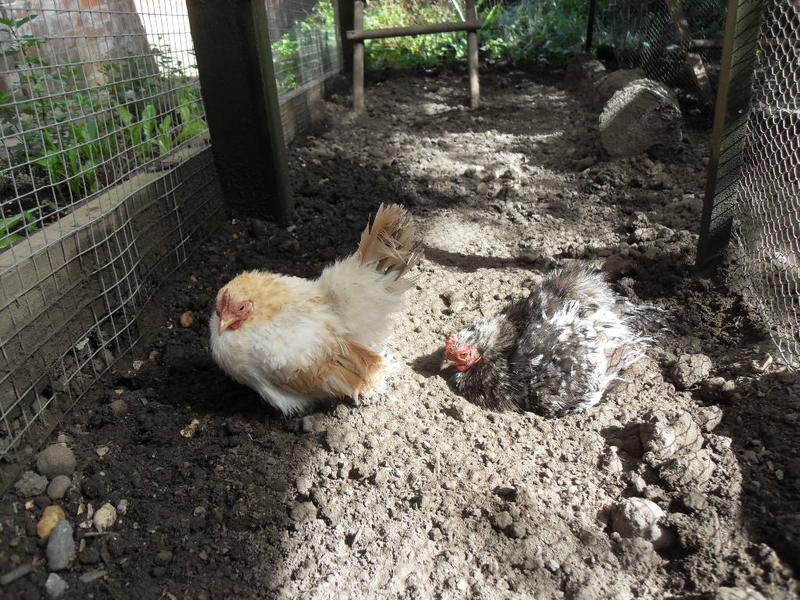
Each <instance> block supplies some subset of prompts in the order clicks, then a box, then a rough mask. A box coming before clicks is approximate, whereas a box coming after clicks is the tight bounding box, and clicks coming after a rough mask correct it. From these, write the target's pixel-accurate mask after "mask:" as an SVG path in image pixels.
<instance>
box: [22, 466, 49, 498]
mask: <svg viewBox="0 0 800 600" xmlns="http://www.w3.org/2000/svg"><path fill="white" fill-rule="evenodd" d="M14 489H15V490H16V492H17V494H18V495H19V496H22V497H23V498H31V497H33V496H38V495H40V494H42V493H44V491H45V490H46V489H47V477H42V476H41V475H39V474H38V473H34V472H33V471H25V472H24V473H23V474H22V476H21V477H20V478H19V479H18V480H17V482H16V483H15V484H14Z"/></svg>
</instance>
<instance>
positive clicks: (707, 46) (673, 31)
mask: <svg viewBox="0 0 800 600" xmlns="http://www.w3.org/2000/svg"><path fill="white" fill-rule="evenodd" d="M671 3H672V4H673V6H677V7H679V8H680V10H682V11H683V14H684V16H685V18H686V22H687V25H688V31H689V36H688V38H684V37H683V36H681V35H680V34H679V31H678V28H677V26H676V24H675V20H674V19H673V16H672V14H671V13H670V10H669V6H668V3H667V1H666V0H645V1H641V0H608V2H607V3H606V6H605V8H603V9H601V10H598V13H597V18H596V25H595V40H596V42H597V43H598V44H605V45H608V46H611V47H612V48H613V50H614V58H615V59H616V61H617V62H618V64H619V66H620V67H622V68H640V69H642V70H643V71H644V73H645V75H647V77H650V78H651V79H655V80H657V81H661V82H662V83H665V84H666V85H668V86H671V87H676V88H680V89H682V90H687V91H689V92H690V93H692V94H693V96H694V99H695V101H696V102H697V103H700V104H703V103H709V102H710V99H705V100H704V99H703V98H702V93H701V92H702V91H701V90H700V89H698V85H697V83H696V81H695V79H694V77H693V76H692V73H691V69H690V67H689V64H688V62H687V58H688V55H689V54H690V53H692V54H696V55H698V56H699V57H700V59H701V60H702V62H703V65H704V67H705V69H706V70H707V72H708V75H709V78H710V79H711V82H712V85H713V84H714V82H715V80H716V78H717V77H716V75H717V73H718V68H719V55H720V51H721V46H722V38H723V36H724V29H725V14H726V8H727V1H726V0H691V1H686V0H683V1H679V0H671Z"/></svg>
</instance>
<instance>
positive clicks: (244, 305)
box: [239, 304, 247, 313]
mask: <svg viewBox="0 0 800 600" xmlns="http://www.w3.org/2000/svg"><path fill="white" fill-rule="evenodd" d="M245 308H247V304H241V305H240V306H239V312H240V313H241V312H244V309H245Z"/></svg>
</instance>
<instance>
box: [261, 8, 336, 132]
mask: <svg viewBox="0 0 800 600" xmlns="http://www.w3.org/2000/svg"><path fill="white" fill-rule="evenodd" d="M266 3H267V14H268V18H269V38H270V42H271V45H272V60H273V65H274V70H275V81H276V83H277V87H278V100H279V104H280V107H281V118H282V121H283V125H284V130H286V131H287V132H288V133H289V135H287V140H288V139H290V138H291V137H292V135H291V134H292V132H294V131H296V130H299V129H304V128H306V127H307V126H308V124H309V123H308V121H309V119H310V118H311V117H310V114H308V112H307V111H305V110H303V108H304V106H303V105H304V101H305V97H306V96H307V95H308V93H309V91H311V90H313V89H314V88H317V87H319V86H320V85H322V84H323V83H324V81H325V80H326V79H327V78H328V77H330V76H332V75H335V74H336V73H339V72H340V71H341V67H342V59H341V52H340V40H339V36H338V34H337V28H336V18H335V14H334V6H333V3H332V0H266Z"/></svg>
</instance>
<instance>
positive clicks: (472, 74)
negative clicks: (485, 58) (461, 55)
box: [466, 0, 481, 108]
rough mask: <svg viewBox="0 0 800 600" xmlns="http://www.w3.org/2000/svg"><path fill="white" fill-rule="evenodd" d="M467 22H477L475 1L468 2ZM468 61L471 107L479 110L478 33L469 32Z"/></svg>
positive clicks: (474, 31)
mask: <svg viewBox="0 0 800 600" xmlns="http://www.w3.org/2000/svg"><path fill="white" fill-rule="evenodd" d="M466 2H467V20H468V21H473V22H477V21H478V11H477V10H476V9H475V0H466ZM467 60H468V63H467V64H468V68H469V106H470V108H478V106H480V103H481V84H480V81H479V79H478V32H477V30H472V31H468V32H467Z"/></svg>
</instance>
